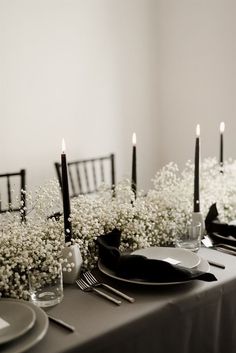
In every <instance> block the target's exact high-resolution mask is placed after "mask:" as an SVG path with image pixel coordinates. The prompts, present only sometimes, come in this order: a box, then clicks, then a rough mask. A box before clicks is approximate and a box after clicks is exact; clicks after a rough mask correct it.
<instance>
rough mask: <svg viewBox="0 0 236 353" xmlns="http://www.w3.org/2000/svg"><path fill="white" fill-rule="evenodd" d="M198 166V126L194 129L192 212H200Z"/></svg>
mask: <svg viewBox="0 0 236 353" xmlns="http://www.w3.org/2000/svg"><path fill="white" fill-rule="evenodd" d="M199 164H200V125H199V124H198V125H197V128H196V142H195V161H194V201H193V212H200V191H199Z"/></svg>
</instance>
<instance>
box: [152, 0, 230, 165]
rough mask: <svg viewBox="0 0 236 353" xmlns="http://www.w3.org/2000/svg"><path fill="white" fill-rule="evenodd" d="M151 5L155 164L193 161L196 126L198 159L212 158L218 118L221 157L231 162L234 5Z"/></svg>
mask: <svg viewBox="0 0 236 353" xmlns="http://www.w3.org/2000/svg"><path fill="white" fill-rule="evenodd" d="M154 3H155V5H156V11H155V13H156V28H155V31H156V58H157V62H156V67H157V87H158V90H157V100H158V102H159V106H158V109H159V115H158V117H159V120H160V124H159V129H160V144H161V153H160V158H161V161H160V162H161V163H160V164H161V165H163V164H165V163H166V162H168V161H171V160H174V161H176V162H178V163H179V164H180V165H183V164H184V162H185V161H186V160H187V159H192V158H193V152H194V144H193V141H194V135H195V127H196V124H197V123H200V124H201V141H202V157H203V158H204V157H208V156H217V158H218V157H219V125H220V122H221V121H222V120H223V121H225V123H226V131H225V157H226V158H228V157H229V156H231V157H233V158H236V146H235V131H236V99H235V97H236V89H235V88H236V75H235V70H236V65H235V59H236V40H235V38H236V36H235V34H236V22H235V17H236V2H235V1H228V0H178V1H175V0H158V1H154Z"/></svg>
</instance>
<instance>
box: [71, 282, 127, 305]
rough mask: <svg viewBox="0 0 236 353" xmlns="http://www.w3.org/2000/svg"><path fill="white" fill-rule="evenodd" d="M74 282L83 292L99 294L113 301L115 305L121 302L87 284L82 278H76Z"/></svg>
mask: <svg viewBox="0 0 236 353" xmlns="http://www.w3.org/2000/svg"><path fill="white" fill-rule="evenodd" d="M76 284H77V285H78V287H79V288H80V289H81V290H82V291H84V292H94V293H96V294H98V295H100V296H101V297H103V298H106V299H108V300H110V301H111V302H113V303H115V304H116V305H120V304H121V303H122V302H121V300H118V299H115V298H113V297H112V296H110V295H108V294H106V293H104V292H102V291H100V290H98V289H97V288H94V287H93V286H91V285H89V284H88V283H86V282H85V281H84V280H83V279H82V278H79V279H77V280H76Z"/></svg>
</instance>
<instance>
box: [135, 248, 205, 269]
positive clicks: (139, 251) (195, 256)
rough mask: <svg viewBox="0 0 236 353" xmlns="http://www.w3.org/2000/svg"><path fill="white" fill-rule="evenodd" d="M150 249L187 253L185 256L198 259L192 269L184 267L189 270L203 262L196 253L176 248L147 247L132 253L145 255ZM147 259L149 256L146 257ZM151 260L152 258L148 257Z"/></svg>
mask: <svg viewBox="0 0 236 353" xmlns="http://www.w3.org/2000/svg"><path fill="white" fill-rule="evenodd" d="M148 249H156V250H160V249H161V250H163V249H165V250H167V251H168V250H171V251H177V252H182V253H185V254H188V255H191V256H192V257H193V258H196V261H195V264H194V265H193V266H191V267H189V266H186V265H183V266H184V267H186V268H188V269H193V268H197V266H198V265H199V264H200V262H201V260H200V256H198V255H197V254H196V253H193V252H192V251H190V250H187V249H182V248H175V247H170V246H166V247H165V246H150V247H147V248H143V249H137V250H135V251H132V252H131V254H137V253H138V254H140V255H143V254H142V252H145V251H146V250H148ZM144 256H146V257H147V255H144ZM148 258H149V259H151V257H148Z"/></svg>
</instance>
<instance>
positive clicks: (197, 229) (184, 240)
mask: <svg viewBox="0 0 236 353" xmlns="http://www.w3.org/2000/svg"><path fill="white" fill-rule="evenodd" d="M201 238H202V229H201V223H197V224H190V225H187V226H186V228H185V230H184V231H183V232H179V233H177V234H176V237H175V246H176V247H178V248H182V249H187V250H191V251H198V249H199V248H200V246H201Z"/></svg>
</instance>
